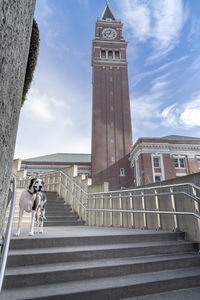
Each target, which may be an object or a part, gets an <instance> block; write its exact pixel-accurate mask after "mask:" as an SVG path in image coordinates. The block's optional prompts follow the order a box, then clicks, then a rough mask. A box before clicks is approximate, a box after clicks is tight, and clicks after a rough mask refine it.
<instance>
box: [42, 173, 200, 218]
mask: <svg viewBox="0 0 200 300" xmlns="http://www.w3.org/2000/svg"><path fill="white" fill-rule="evenodd" d="M56 173H60V177H61V176H62V175H64V176H65V177H66V178H68V179H69V180H70V182H71V183H73V184H74V185H75V186H77V187H78V188H79V189H80V190H81V191H83V192H84V194H85V195H86V196H87V198H86V200H97V199H99V198H100V195H106V194H107V195H109V196H108V198H109V199H110V195H112V194H116V193H120V194H121V195H120V198H127V197H141V196H142V197H145V196H147V197H148V196H155V194H143V195H138V194H136V195H133V194H132V195H122V194H123V193H127V192H130V193H131V192H133V191H145V190H146V191H148V190H152V189H154V190H157V189H163V188H174V187H181V186H190V187H192V188H195V189H197V190H198V191H200V187H199V186H197V185H195V184H193V183H190V182H185V183H179V184H172V185H164V186H153V187H146V188H134V189H126V190H117V191H109V192H97V193H87V192H86V191H85V190H84V189H83V188H82V187H80V186H79V185H78V184H77V183H76V182H74V181H73V179H72V178H71V177H70V176H69V175H67V174H65V173H64V172H62V171H61V170H59V171H56V172H52V173H51V174H50V175H53V174H56ZM44 176H45V175H44ZM58 177H59V176H58ZM55 184H61V185H62V186H63V187H64V188H65V189H66V190H67V191H68V192H69V193H70V194H71V195H72V197H73V198H74V199H75V201H76V202H77V203H78V204H79V205H81V206H82V207H83V208H84V209H85V211H86V212H87V211H99V212H120V213H123V212H124V213H149V214H172V215H193V216H195V217H197V218H198V219H200V214H198V213H195V212H191V211H188V212H187V211H186V212H176V211H159V210H155V211H150V210H131V209H130V210H124V209H103V208H98V209H95V208H88V207H87V205H83V203H81V202H80V201H79V199H78V198H77V197H76V196H75V195H74V194H73V193H72V192H71V191H70V190H69V189H68V188H67V187H66V186H65V185H64V184H63V183H62V182H54V183H47V185H55ZM175 194H185V195H186V196H188V197H189V198H191V199H192V200H193V201H196V202H198V203H199V202H200V198H199V197H198V196H196V195H195V196H194V195H190V194H188V193H186V192H183V191H176V192H168V193H167V192H165V193H157V194H156V195H157V196H159V195H175ZM90 196H97V197H95V199H94V198H89V197H90ZM118 197H119V196H114V195H112V198H118ZM103 198H104V199H106V198H107V197H103ZM100 199H101V198H100Z"/></svg>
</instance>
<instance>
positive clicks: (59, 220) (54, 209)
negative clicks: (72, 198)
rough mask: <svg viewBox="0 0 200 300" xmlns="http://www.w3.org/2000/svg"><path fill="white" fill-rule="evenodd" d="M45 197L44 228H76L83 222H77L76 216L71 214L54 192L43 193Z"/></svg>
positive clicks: (68, 207)
mask: <svg viewBox="0 0 200 300" xmlns="http://www.w3.org/2000/svg"><path fill="white" fill-rule="evenodd" d="M45 193H46V195H47V205H46V211H45V215H46V218H47V220H46V221H45V222H44V226H45V227H46V226H78V225H83V224H84V222H83V221H81V220H78V215H77V214H75V213H73V212H72V209H71V207H70V206H69V205H67V204H66V203H65V202H64V200H63V199H62V198H59V197H58V196H57V194H56V193H55V192H45Z"/></svg>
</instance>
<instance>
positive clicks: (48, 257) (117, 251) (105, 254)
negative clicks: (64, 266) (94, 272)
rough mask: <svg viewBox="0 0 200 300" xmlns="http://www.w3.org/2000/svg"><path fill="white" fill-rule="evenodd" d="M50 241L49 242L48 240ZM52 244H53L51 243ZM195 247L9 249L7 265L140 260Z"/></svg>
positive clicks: (185, 244)
mask: <svg viewBox="0 0 200 300" xmlns="http://www.w3.org/2000/svg"><path fill="white" fill-rule="evenodd" d="M52 242H53V241H52ZM54 243H56V241H54ZM195 249H196V248H195V244H193V243H191V242H187V241H159V242H147V243H127V244H125V243H123V244H107V245H86V246H69V247H56V246H54V247H51V248H40V249H39V250H38V249H37V248H36V249H21V250H11V251H10V252H9V256H8V261H7V266H8V267H11V266H13V267H15V266H28V265H34V264H44V263H46V264H48V263H58V262H77V261H88V260H96V259H105V258H124V257H140V256H149V255H163V254H173V253H176V254H177V255H178V254H181V253H184V252H185V253H189V252H193V253H194V251H195Z"/></svg>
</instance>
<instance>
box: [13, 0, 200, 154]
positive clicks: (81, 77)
mask: <svg viewBox="0 0 200 300" xmlns="http://www.w3.org/2000/svg"><path fill="white" fill-rule="evenodd" d="M105 3H106V1H105V0H37V2H36V9H35V19H36V21H37V23H38V26H39V30H40V49H39V57H38V62H37V66H36V70H35V74H34V79H33V82H32V84H31V88H30V90H29V92H28V95H27V100H26V102H25V104H24V106H23V107H22V109H21V114H20V120H19V127H18V134H17V142H16V148H15V158H22V159H25V158H31V157H35V156H41V155H47V154H52V153H91V119H92V67H91V47H92V39H94V31H95V23H96V21H97V19H99V18H100V17H101V14H102V12H103V10H104V7H105ZM109 4H110V7H111V9H112V11H113V13H114V15H115V17H116V18H117V19H118V20H121V22H122V23H123V24H124V28H123V36H124V38H125V40H126V41H127V42H128V49H127V59H128V75H129V92H130V105H131V118H132V131H133V143H135V142H136V141H137V139H138V138H139V137H162V136H167V135H182V136H193V137H200V1H198V0H159V1H158V0H110V1H109Z"/></svg>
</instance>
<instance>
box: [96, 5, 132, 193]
mask: <svg viewBox="0 0 200 300" xmlns="http://www.w3.org/2000/svg"><path fill="white" fill-rule="evenodd" d="M122 27H123V24H122V23H121V22H120V21H118V20H117V19H116V18H115V16H114V14H113V12H112V10H111V8H110V7H109V4H108V3H106V6H105V9H104V11H103V14H102V16H101V18H100V19H99V20H98V21H97V22H96V28H95V39H94V40H93V44H92V67H93V75H92V84H93V114H92V116H93V117H92V179H93V183H101V182H103V181H108V182H109V186H110V189H111V190H113V189H119V188H121V187H122V186H123V187H126V186H130V184H131V170H130V162H129V160H128V158H129V155H130V150H131V147H132V130H131V116H130V102H129V87H128V71H127V58H126V48H127V42H126V41H125V40H124V38H123V35H122Z"/></svg>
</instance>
